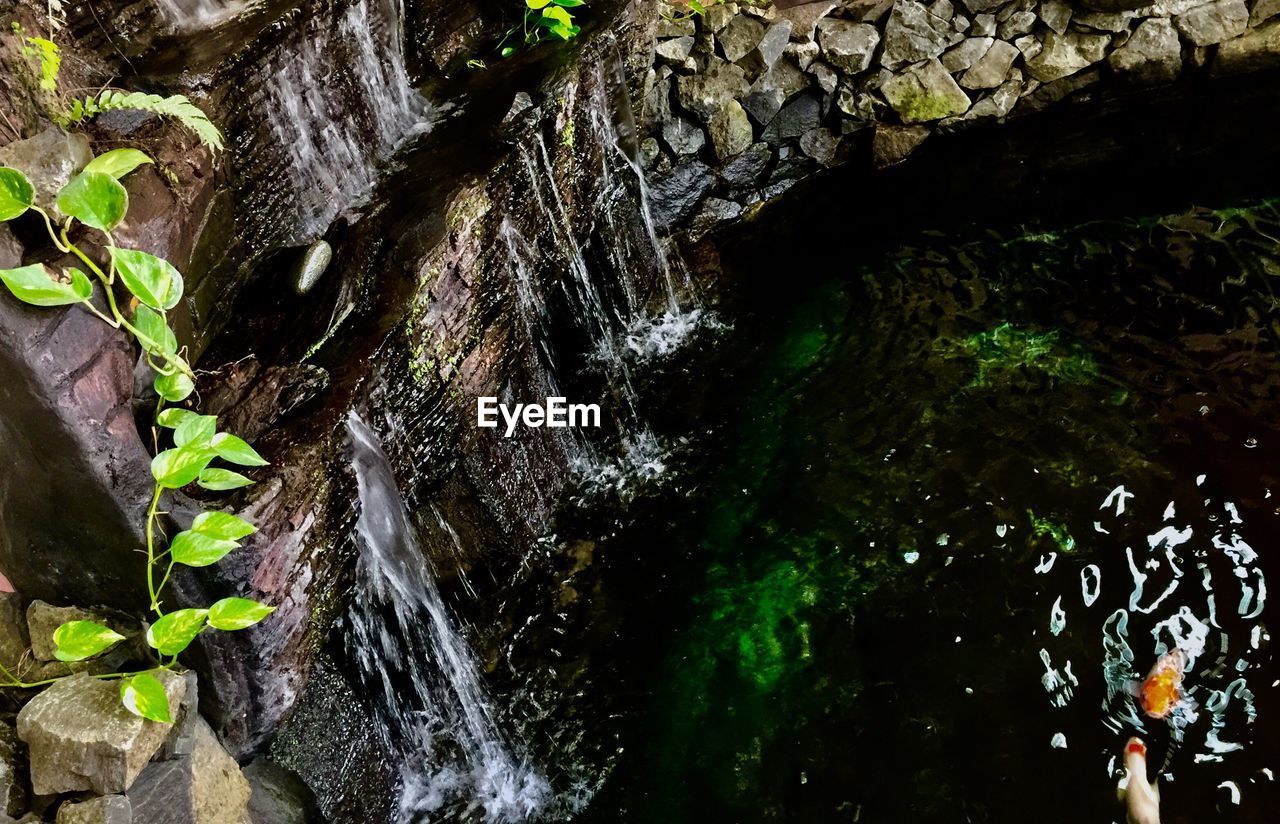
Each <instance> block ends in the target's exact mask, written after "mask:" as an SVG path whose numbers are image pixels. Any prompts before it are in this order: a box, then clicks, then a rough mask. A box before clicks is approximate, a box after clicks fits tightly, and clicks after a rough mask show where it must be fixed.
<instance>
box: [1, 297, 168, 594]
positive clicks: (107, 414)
mask: <svg viewBox="0 0 1280 824" xmlns="http://www.w3.org/2000/svg"><path fill="white" fill-rule="evenodd" d="M133 363H134V354H133V352H132V350H131V348H130V347H129V346H128V343H127V341H126V340H125V338H124V336H123V334H122V333H120V332H117V331H115V330H112V329H111V328H109V327H108V326H106V325H105V324H103V323H102V321H100V320H98V319H97V318H95V317H93V316H92V315H91V314H89V313H88V312H86V311H84V310H83V309H81V308H78V307H73V308H70V309H61V310H57V309H55V310H42V309H37V308H34V307H28V306H23V305H20V304H18V303H17V302H16V301H14V300H12V299H11V298H10V296H9V295H7V294H6V295H3V296H0V387H2V388H0V460H2V461H3V462H4V464H5V466H6V467H7V471H6V472H5V474H4V477H3V479H0V494H3V496H4V499H5V503H6V505H5V509H4V513H3V528H0V571H3V572H4V573H5V574H6V575H7V576H8V578H9V579H10V580H11V581H12V582H13V584H14V586H15V587H16V588H18V589H19V590H20V591H22V592H24V593H26V594H27V595H29V596H34V597H43V598H47V599H50V600H54V599H58V600H62V599H66V600H73V601H76V602H79V603H107V604H109V605H111V606H115V607H118V608H124V609H128V608H133V607H136V605H137V604H138V603H140V602H142V598H144V597H145V596H144V595H143V593H144V592H145V589H144V587H143V585H142V576H141V570H140V568H139V567H138V566H137V564H136V557H137V556H136V554H135V552H134V550H135V549H136V547H138V546H140V545H141V543H142V535H141V524H142V522H143V516H144V515H145V510H146V504H147V500H148V498H149V495H150V492H149V487H150V470H149V464H150V457H149V456H148V454H147V451H146V450H145V449H144V447H143V445H142V441H141V439H140V438H139V436H138V431H137V427H136V426H135V425H134V421H133V411H132V408H131V406H130V400H131V397H132V388H133V377H132V373H133ZM87 547H94V551H92V552H87V551H85V550H86V548H87Z"/></svg>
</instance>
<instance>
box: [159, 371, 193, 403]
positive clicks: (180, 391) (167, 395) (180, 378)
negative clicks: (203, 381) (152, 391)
mask: <svg viewBox="0 0 1280 824" xmlns="http://www.w3.org/2000/svg"><path fill="white" fill-rule="evenodd" d="M155 388H156V394H157V395H159V396H160V397H162V398H164V399H165V400H166V401H168V402H169V403H182V402H183V401H185V400H186V399H187V398H189V397H191V393H192V392H194V391H195V390H196V385H195V384H194V383H193V382H192V381H191V378H189V377H187V376H186V375H185V374H183V373H182V372H175V373H173V374H172V375H159V376H158V377H156V382H155Z"/></svg>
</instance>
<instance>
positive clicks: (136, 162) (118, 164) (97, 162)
mask: <svg viewBox="0 0 1280 824" xmlns="http://www.w3.org/2000/svg"><path fill="white" fill-rule="evenodd" d="M556 2H562V0H556ZM579 2H581V0H579ZM152 162H154V161H152V159H151V158H149V157H147V156H146V154H144V153H143V152H140V151H138V150H137V149H112V150H111V151H109V152H106V153H105V154H100V155H98V156H97V157H95V158H94V159H93V160H90V161H89V165H88V166H85V167H84V170H85V171H86V172H101V173H102V174H104V175H111V176H112V177H114V178H115V179H116V180H119V179H120V178H122V177H124V176H125V175H127V174H129V172H132V171H133V170H134V169H136V168H138V167H139V166H141V165H142V164H144V163H152Z"/></svg>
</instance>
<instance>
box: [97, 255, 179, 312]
mask: <svg viewBox="0 0 1280 824" xmlns="http://www.w3.org/2000/svg"><path fill="white" fill-rule="evenodd" d="M108 251H109V252H110V253H111V260H112V262H113V263H114V264H115V266H116V271H117V272H119V273H120V279H121V280H123V281H124V285H125V286H126V287H128V289H129V291H130V292H132V293H133V294H134V295H135V296H136V297H137V298H138V300H140V301H142V302H143V303H145V304H146V305H147V306H150V307H151V308H152V309H159V310H162V311H168V310H169V309H172V308H173V307H175V306H177V305H178V301H180V300H182V275H180V274H179V273H178V270H177V269H175V268H174V267H173V264H172V263H170V262H169V261H167V260H165V259H164V258H158V257H156V256H155V255H152V254H148V253H146V252H143V251H141V250H138V249H118V248H116V247H114V246H113V247H111V249H109V250H108Z"/></svg>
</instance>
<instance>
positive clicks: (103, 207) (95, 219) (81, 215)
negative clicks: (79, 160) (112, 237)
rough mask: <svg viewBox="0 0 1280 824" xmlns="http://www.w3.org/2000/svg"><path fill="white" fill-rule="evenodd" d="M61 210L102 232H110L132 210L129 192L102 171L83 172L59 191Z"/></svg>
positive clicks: (59, 206) (59, 207)
mask: <svg viewBox="0 0 1280 824" xmlns="http://www.w3.org/2000/svg"><path fill="white" fill-rule="evenodd" d="M58 211H60V212H62V213H63V214H64V215H67V216H68V217H73V218H75V219H76V220H78V221H80V222H81V223H83V224H84V225H86V226H91V227H93V228H94V229H97V230H98V231H100V232H110V231H111V230H112V229H114V228H116V227H117V226H119V225H120V221H122V220H124V215H125V212H127V211H129V193H128V192H126V191H125V190H124V186H121V185H120V181H118V180H116V179H115V178H114V177H112V176H111V175H107V174H103V173H102V172H90V171H88V170H86V171H83V172H81V173H80V174H78V175H76V176H75V177H73V178H72V179H71V182H70V183H68V184H67V185H66V187H65V188H64V189H63V190H62V191H61V192H59V193H58Z"/></svg>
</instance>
